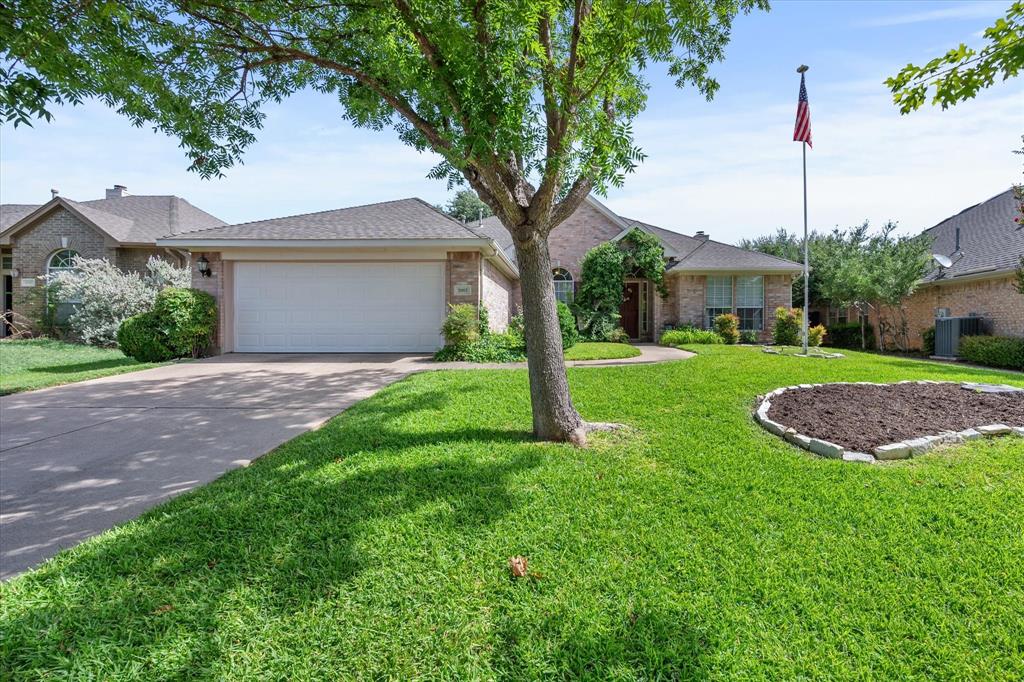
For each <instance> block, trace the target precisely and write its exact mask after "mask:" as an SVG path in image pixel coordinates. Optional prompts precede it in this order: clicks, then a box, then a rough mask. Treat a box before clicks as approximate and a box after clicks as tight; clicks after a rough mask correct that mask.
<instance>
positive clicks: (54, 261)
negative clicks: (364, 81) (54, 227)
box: [46, 249, 78, 275]
mask: <svg viewBox="0 0 1024 682" xmlns="http://www.w3.org/2000/svg"><path fill="white" fill-rule="evenodd" d="M77 255H78V252H77V251H74V250H73V249H61V250H60V251H55V252H54V253H53V255H52V256H50V260H48V261H46V274H47V275H55V274H57V273H58V272H71V271H73V270H74V269H75V256H77Z"/></svg>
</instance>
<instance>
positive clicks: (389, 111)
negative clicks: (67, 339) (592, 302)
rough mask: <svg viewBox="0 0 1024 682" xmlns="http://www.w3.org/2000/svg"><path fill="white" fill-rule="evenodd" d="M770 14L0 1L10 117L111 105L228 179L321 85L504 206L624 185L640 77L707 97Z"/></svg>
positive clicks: (708, 2) (709, 3) (586, 5)
mask: <svg viewBox="0 0 1024 682" xmlns="http://www.w3.org/2000/svg"><path fill="white" fill-rule="evenodd" d="M758 8H760V9H766V8H767V4H766V3H765V2H763V0H698V1H695V2H694V1H685V2H684V1H683V0H673V1H670V2H665V3H646V2H641V1H640V0H596V1H587V2H580V3H567V2H554V1H553V0H518V1H512V0H495V1H492V2H489V3H478V2H470V1H469V0H447V1H444V2H435V1H433V0H431V1H427V0H395V1H394V2H387V3H373V4H363V3H343V4H335V3H323V4H317V3H314V4H308V5H306V4H296V3H295V2H294V1H293V0H264V1H263V2H260V3H251V2H242V1H241V0H226V1H225V0H189V1H187V2H186V1H184V0H128V1H127V2H113V1H112V0H107V1H101V2H93V3H73V4H68V3H65V2H63V1H61V0H49V1H47V0H18V1H17V2H14V3H10V4H5V5H3V6H2V7H0V45H2V46H3V47H2V48H0V59H2V60H3V61H4V62H5V63H6V64H7V69H6V70H4V71H0V85H3V88H2V91H0V116H3V117H4V118H5V119H6V120H10V121H14V122H15V123H17V124H20V123H26V124H28V123H30V122H31V121H32V120H34V119H37V118H47V119H48V118H49V117H50V116H51V115H52V108H53V106H54V105H55V104H61V103H66V102H72V103H77V102H80V101H81V100H82V99H84V98H87V97H95V98H99V99H101V100H103V101H105V102H106V103H107V104H108V105H109V106H111V107H113V108H115V109H117V110H118V111H119V112H120V113H122V114H124V115H125V116H126V117H128V119H129V120H130V121H131V122H132V123H133V124H134V125H137V126H141V125H147V126H153V127H155V128H157V129H159V130H161V131H163V132H165V133H167V134H170V135H172V136H175V137H177V138H179V139H180V140H181V144H182V148H183V149H184V150H185V153H186V154H187V156H188V157H189V159H190V160H191V162H192V165H191V167H192V169H193V170H195V171H196V172H198V173H200V174H201V175H203V176H215V175H218V174H220V173H221V172H222V171H223V170H225V169H227V168H229V167H231V166H232V165H234V164H236V163H239V162H240V161H241V159H242V156H243V154H244V152H245V150H246V149H247V148H248V146H249V145H251V144H252V143H253V142H254V141H255V139H256V138H255V135H256V133H257V132H258V130H259V129H260V127H261V125H262V121H263V116H264V112H265V109H266V106H267V105H268V104H270V103H273V102H279V101H281V100H283V99H285V98H287V97H289V96H290V95H292V94H294V93H296V92H298V91H300V90H308V89H311V90H315V91H319V92H325V93H332V94H334V95H335V96H336V97H337V100H338V103H339V105H340V107H341V109H342V115H343V116H344V117H345V118H347V119H348V120H349V121H351V122H352V123H353V124H354V125H357V126H361V127H366V128H370V129H374V130H382V129H384V128H385V127H390V128H393V129H394V130H395V132H396V133H397V134H398V136H399V139H401V140H402V141H403V142H404V143H406V144H408V145H410V146H412V147H414V148H416V149H419V150H427V149H430V150H432V151H434V152H436V153H437V154H439V155H440V156H441V158H442V160H443V161H442V163H441V164H440V165H439V166H437V167H436V168H435V170H434V171H433V172H432V174H431V176H432V177H437V178H446V179H447V180H448V181H449V182H455V183H459V182H463V181H469V182H471V183H473V189H474V190H476V191H477V193H478V194H481V196H482V197H483V198H484V199H485V200H488V202H487V203H488V205H489V206H491V207H492V208H495V207H497V206H501V207H503V208H504V209H506V210H505V212H508V211H510V210H518V209H516V207H517V206H519V207H520V208H521V203H522V202H521V201H520V200H517V199H515V198H514V197H515V196H516V193H517V192H519V191H520V190H521V188H522V187H523V186H524V185H530V186H532V187H536V190H535V191H537V192H540V193H542V194H543V193H545V192H548V193H553V195H555V196H558V197H565V196H566V195H567V193H568V190H569V188H570V187H572V186H574V185H578V184H579V183H581V182H582V183H584V185H585V187H586V188H590V187H594V188H596V189H597V190H598V191H603V190H605V189H606V188H607V187H609V186H617V185H621V184H622V182H623V180H624V177H625V175H626V174H627V173H629V172H631V171H632V170H633V169H634V168H635V167H636V165H637V164H638V163H640V162H641V161H642V160H643V158H644V157H643V153H642V152H641V151H640V149H638V148H637V147H636V145H635V144H634V143H633V131H632V128H631V125H630V124H631V121H632V119H633V118H634V117H635V116H637V115H638V114H639V113H640V112H641V111H642V110H643V108H644V106H645V104H646V90H647V82H646V81H645V80H644V77H643V76H642V71H643V70H645V69H647V68H649V67H650V66H651V65H652V64H655V63H659V62H660V63H664V64H665V65H666V67H667V70H668V73H669V75H670V76H672V77H673V78H675V79H676V83H677V85H679V86H680V87H683V86H693V87H696V88H697V89H698V90H699V91H700V92H702V93H704V94H705V95H706V96H708V97H710V96H711V95H712V94H713V93H714V91H715V90H716V89H717V83H715V82H714V80H713V79H712V78H711V77H710V75H709V67H710V65H711V64H712V63H714V62H715V61H717V60H719V59H721V58H722V56H723V54H724V47H725V45H726V43H727V42H728V39H729V32H730V28H731V22H732V20H733V18H734V17H735V16H736V15H737V14H738V13H740V12H748V11H750V10H752V9H758ZM545 27H546V29H545ZM296 134H301V131H297V133H296ZM538 178H539V179H540V181H539V182H538V180H537V179H538ZM532 191H534V190H531V191H530V192H532ZM530 192H528V194H529V193H530ZM517 202H518V203H517Z"/></svg>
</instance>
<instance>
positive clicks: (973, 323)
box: [935, 316, 990, 358]
mask: <svg viewBox="0 0 1024 682" xmlns="http://www.w3.org/2000/svg"><path fill="white" fill-rule="evenodd" d="M989 333H990V332H989V324H988V320H987V319H985V318H984V317H978V316H970V317H939V318H936V319H935V356H936V357H940V358H956V357H958V352H959V350H960V339H961V338H962V337H964V336H981V335H984V334H989Z"/></svg>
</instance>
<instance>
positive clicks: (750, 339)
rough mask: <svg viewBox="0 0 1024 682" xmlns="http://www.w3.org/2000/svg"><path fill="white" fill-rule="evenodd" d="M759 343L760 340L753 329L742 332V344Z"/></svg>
mask: <svg viewBox="0 0 1024 682" xmlns="http://www.w3.org/2000/svg"><path fill="white" fill-rule="evenodd" d="M758 341H760V338H759V337H758V334H757V332H756V331H754V330H753V329H744V330H743V331H741V332H740V343H757V342H758Z"/></svg>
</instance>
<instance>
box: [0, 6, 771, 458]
mask: <svg viewBox="0 0 1024 682" xmlns="http://www.w3.org/2000/svg"><path fill="white" fill-rule="evenodd" d="M754 8H764V9H767V1H766V0H664V1H661V2H648V1H646V0H574V1H572V2H570V1H568V0H341V1H332V0H261V1H260V2H243V1H240V0H124V1H121V2H113V1H112V0H106V1H103V0H92V1H88V0H76V1H68V0H64V1H61V0H15V1H14V2H13V3H4V4H2V5H0V46H2V48H0V49H2V50H3V54H2V55H0V56H3V57H4V58H6V66H5V68H4V69H2V70H0V85H2V86H3V90H4V95H3V99H2V100H0V104H2V105H3V107H4V109H3V110H2V111H0V115H3V116H5V117H6V118H7V119H8V120H14V121H16V122H27V121H29V120H30V119H31V118H32V117H37V116H40V115H46V114H47V113H48V112H49V107H50V105H51V104H52V103H53V102H55V101H57V102H59V101H72V102H74V101H78V100H80V99H82V98H84V97H90V96H95V97H99V98H100V99H102V100H104V101H105V102H107V103H108V104H109V105H110V106H112V107H115V108H116V109H117V110H118V111H120V112H121V113H122V114H124V115H126V116H127V117H128V118H129V119H130V120H131V121H132V122H133V123H135V124H136V125H153V126H154V127H156V128H157V129H160V130H162V131H165V132H167V133H170V134H172V135H174V136H177V137H178V138H180V140H181V143H182V147H183V148H184V149H185V152H186V153H187V154H188V156H189V158H190V159H191V160H192V167H193V168H194V169H195V170H196V171H197V172H198V173H200V174H201V175H203V176H216V175H218V174H220V173H221V172H222V171H223V170H224V169H226V168H228V167H229V166H231V165H232V164H234V163H236V162H238V161H239V160H240V159H241V156H242V154H243V152H244V150H245V148H246V147H247V146H248V145H249V144H251V143H252V142H253V141H254V139H255V131H257V130H258V129H259V127H260V123H261V121H262V119H263V116H264V114H263V110H264V108H265V106H266V105H267V104H269V103H273V102H277V101H280V100H282V99H284V98H286V97H288V96H289V95H292V94H294V93H296V92H298V91H300V90H316V91H320V92H324V93H330V94H332V95H333V96H334V97H336V98H337V100H338V102H339V104H340V106H341V110H342V112H343V113H344V116H345V117H346V118H347V119H348V120H350V121H351V122H352V123H353V124H355V125H357V126H363V127H368V128H373V129H383V128H385V127H388V126H390V127H393V128H394V129H395V130H396V131H397V133H398V135H399V137H400V139H401V140H402V141H403V142H405V143H406V144H409V145H412V146H413V147H415V148H416V149H419V150H428V149H429V150H432V151H433V152H435V153H436V154H438V155H439V156H440V158H441V161H440V163H439V164H438V165H437V166H436V167H435V168H434V170H433V171H432V176H433V177H435V178H438V179H447V180H448V181H449V182H452V183H455V184H460V183H468V184H469V186H470V187H472V188H473V190H474V191H476V193H477V195H479V197H480V199H482V200H483V201H484V203H486V204H487V206H489V207H490V209H491V210H492V211H493V212H494V214H495V215H496V216H498V217H499V218H500V219H501V222H502V224H503V225H504V226H505V227H506V228H508V230H509V232H510V233H511V235H512V238H513V241H514V243H515V248H516V254H517V258H518V264H519V269H520V276H521V282H522V297H523V313H524V317H525V329H526V337H527V338H526V340H527V349H528V350H527V355H528V360H529V377H530V396H531V399H532V405H533V428H534V432H535V434H536V435H537V436H538V437H540V438H543V439H551V440H567V441H572V442H575V443H581V444H582V443H584V442H585V440H586V432H587V425H586V424H585V423H584V421H583V420H582V419H581V417H580V415H579V414H578V413H577V411H576V409H575V407H574V406H573V403H572V400H571V398H570V395H569V388H568V382H567V379H566V373H565V364H564V361H563V359H562V348H561V336H560V333H559V327H558V319H557V316H556V313H555V304H554V301H555V298H554V287H553V283H552V279H551V263H550V259H549V255H548V235H550V233H551V231H552V230H553V229H555V228H556V227H557V226H558V225H559V224H560V223H561V222H562V221H563V220H565V219H566V218H567V217H568V216H569V215H571V214H572V213H573V212H574V211H575V210H576V208H577V207H578V206H579V204H580V203H581V202H582V201H583V199H584V198H585V197H586V196H587V195H588V194H589V193H590V192H591V191H598V192H602V191H604V190H605V189H606V188H607V187H608V186H610V185H614V186H618V185H621V184H622V182H623V177H624V174H625V173H628V172H630V171H632V170H633V168H634V167H635V165H636V164H637V163H638V162H639V161H640V160H641V159H642V153H641V152H640V150H639V149H638V148H637V147H636V146H635V144H634V142H633V135H632V129H631V122H632V120H633V119H634V117H636V115H637V114H638V113H640V111H642V110H643V108H644V105H645V101H646V91H647V83H646V81H645V80H644V74H646V73H650V67H651V66H652V64H654V63H662V64H665V65H667V70H668V73H669V74H670V75H671V76H672V77H673V78H674V79H675V82H676V85H677V86H680V87H682V86H684V85H686V84H690V85H692V86H694V87H696V88H697V90H698V91H699V92H701V93H702V94H704V95H705V96H706V97H707V98H709V99H710V98H711V96H712V95H713V94H714V92H715V91H716V89H717V87H718V86H717V83H716V82H715V80H714V79H713V78H712V77H711V76H710V74H709V70H708V68H709V65H710V64H712V63H714V62H716V61H718V60H720V59H722V57H723V54H724V49H725V46H726V44H727V42H728V39H729V34H730V28H731V24H732V21H733V19H734V17H735V16H736V15H737V14H738V13H740V12H747V11H750V10H751V9H754ZM296 134H301V132H299V133H296Z"/></svg>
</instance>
